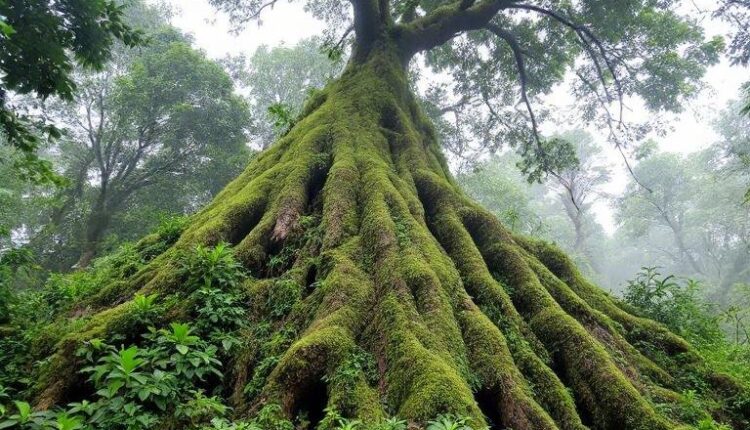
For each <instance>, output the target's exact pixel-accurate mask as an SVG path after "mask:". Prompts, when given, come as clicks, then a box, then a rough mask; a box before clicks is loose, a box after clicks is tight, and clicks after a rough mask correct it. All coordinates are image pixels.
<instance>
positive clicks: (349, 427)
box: [336, 418, 362, 430]
mask: <svg viewBox="0 0 750 430" xmlns="http://www.w3.org/2000/svg"><path fill="white" fill-rule="evenodd" d="M361 426H362V421H360V420H349V419H346V418H340V419H339V422H338V426H337V427H336V430H357V429H359V428H360V427H361Z"/></svg>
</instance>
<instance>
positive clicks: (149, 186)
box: [32, 5, 249, 271]
mask: <svg viewBox="0 0 750 430" xmlns="http://www.w3.org/2000/svg"><path fill="white" fill-rule="evenodd" d="M141 9H145V10H143V11H142V13H141V15H137V14H135V15H134V16H132V17H129V21H132V22H133V23H134V24H135V25H143V26H144V27H146V28H147V31H148V33H147V34H148V36H149V44H148V45H147V46H145V47H141V48H139V49H137V50H134V49H130V48H128V47H127V46H120V45H118V46H116V47H115V48H116V49H114V50H113V60H112V61H111V62H109V63H108V64H106V66H104V67H103V69H102V70H100V71H95V72H91V71H87V70H83V69H81V70H76V71H75V77H76V79H77V80H78V81H79V82H80V83H81V91H80V92H79V94H78V95H77V97H76V98H75V99H73V100H66V101H63V102H55V103H49V104H48V106H46V111H47V112H48V115H49V116H51V117H52V118H55V119H56V120H57V121H58V123H59V126H60V127H61V128H62V129H63V130H64V131H65V134H66V137H65V139H63V140H61V141H60V142H59V143H58V144H57V145H56V146H55V150H56V151H57V152H59V155H58V156H57V160H58V161H59V163H60V165H61V168H62V169H63V174H64V176H65V177H66V178H67V179H68V180H69V182H70V186H69V187H67V188H66V189H64V190H61V191H59V192H58V193H57V199H58V200H59V201H58V202H57V204H56V207H54V208H51V210H49V209H48V216H49V218H50V221H49V222H48V223H47V225H46V226H45V228H44V229H42V231H41V232H40V233H39V234H37V235H35V237H34V238H32V243H33V244H34V245H35V247H37V249H38V251H39V254H42V253H43V252H42V251H45V252H44V253H49V254H51V258H49V259H48V262H47V264H46V265H47V266H48V267H50V268H53V269H57V270H60V271H63V270H67V269H68V268H69V267H70V266H72V265H73V264H77V265H79V266H81V267H85V266H86V265H87V264H89V262H90V260H91V259H92V258H93V257H94V256H95V255H96V254H97V253H98V252H99V251H100V250H101V249H102V248H105V247H106V242H105V239H106V238H107V236H110V237H111V238H110V241H111V242H115V243H117V242H121V241H122V240H123V239H135V238H138V237H140V236H142V235H143V234H145V233H146V232H147V231H148V230H149V229H151V228H152V227H153V226H154V225H155V224H156V223H157V220H158V218H159V217H160V215H161V214H163V213H164V212H174V213H186V212H191V211H194V210H195V209H197V207H199V206H200V204H201V203H204V202H205V201H206V199H208V198H210V196H212V195H213V194H215V193H216V192H218V191H219V190H220V189H221V187H223V185H224V184H226V183H227V182H228V181H229V180H230V179H231V178H232V177H233V176H234V175H235V174H237V173H239V171H240V169H241V168H242V167H244V164H245V162H246V161H247V159H248V158H249V151H248V149H247V148H246V145H245V142H246V136H245V131H246V130H247V127H248V126H249V119H248V114H249V112H248V107H247V105H246V103H245V102H244V101H243V100H242V99H241V98H240V97H239V96H237V95H235V94H233V90H234V85H233V82H232V80H231V79H230V78H229V76H228V75H227V74H226V73H225V72H224V70H223V69H222V68H221V66H220V65H219V64H217V63H216V62H214V61H212V60H210V59H208V58H207V57H206V55H205V53H203V52H201V51H199V50H197V49H194V48H193V47H192V45H191V41H190V38H189V37H188V36H185V35H183V34H181V33H180V32H178V31H177V30H176V29H174V28H172V27H170V26H169V25H168V24H167V23H166V17H164V16H163V15H161V14H160V13H159V12H158V11H157V10H156V9H155V8H150V7H148V6H143V5H141V6H139V8H138V10H139V11H140V10H141ZM149 15H151V16H149ZM154 16H155V17H154ZM153 21H156V22H153ZM209 172H210V173H209ZM126 214H129V217H130V218H129V217H128V215H126ZM117 236H121V238H119V239H118V238H117ZM122 236H124V237H122ZM52 238H61V239H58V240H55V241H53V240H51V239H52ZM50 243H57V244H59V245H57V247H56V248H52V249H49V248H50Z"/></svg>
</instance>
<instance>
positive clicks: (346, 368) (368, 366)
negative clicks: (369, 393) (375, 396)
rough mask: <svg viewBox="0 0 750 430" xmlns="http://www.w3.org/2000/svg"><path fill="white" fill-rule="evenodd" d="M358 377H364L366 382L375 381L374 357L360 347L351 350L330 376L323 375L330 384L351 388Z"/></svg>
mask: <svg viewBox="0 0 750 430" xmlns="http://www.w3.org/2000/svg"><path fill="white" fill-rule="evenodd" d="M358 378H364V379H365V381H368V382H373V381H377V372H376V370H375V359H374V358H373V357H372V355H371V354H369V353H367V351H364V350H361V349H358V350H356V351H354V352H352V353H351V354H350V355H349V357H347V358H346V359H345V360H344V361H343V362H342V363H341V365H339V367H338V368H337V369H336V371H335V372H334V373H333V375H331V376H330V377H329V376H324V377H323V380H324V381H325V382H330V383H331V384H336V385H342V386H344V387H348V388H352V387H353V385H354V384H355V383H356V382H357V379H358Z"/></svg>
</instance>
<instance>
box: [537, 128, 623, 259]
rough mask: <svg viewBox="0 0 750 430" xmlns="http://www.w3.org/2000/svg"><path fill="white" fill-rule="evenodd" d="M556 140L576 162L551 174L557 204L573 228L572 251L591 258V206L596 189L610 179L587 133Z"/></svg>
mask: <svg viewBox="0 0 750 430" xmlns="http://www.w3.org/2000/svg"><path fill="white" fill-rule="evenodd" d="M559 138H561V139H564V140H567V141H569V142H571V143H572V144H573V146H574V148H575V150H576V152H575V155H576V159H577V162H576V163H575V165H574V166H573V167H569V168H567V169H564V170H561V171H555V172H552V173H551V174H550V176H551V177H552V180H553V181H554V182H556V183H557V185H558V186H559V187H560V192H559V195H560V202H561V203H562V205H563V207H564V208H565V214H566V215H567V216H568V219H569V220H570V223H571V224H572V225H573V230H574V232H575V241H574V242H573V246H572V252H573V253H575V254H582V255H585V256H587V257H588V258H589V259H590V258H591V257H592V253H591V249H590V248H589V247H588V243H587V242H588V239H589V237H590V236H591V234H592V233H593V232H592V231H591V226H593V225H596V223H595V222H594V221H593V220H592V216H593V214H592V212H591V210H592V203H593V200H594V199H595V198H596V194H597V191H598V190H597V187H599V186H601V185H602V184H603V183H605V182H607V181H608V180H609V171H608V169H607V166H606V165H605V161H604V160H603V159H602V154H601V152H602V150H601V147H599V146H598V145H597V144H596V143H595V142H594V141H593V138H592V137H591V135H590V134H588V133H586V132H585V131H582V130H575V131H571V132H568V133H565V134H562V135H561V136H560V137H559Z"/></svg>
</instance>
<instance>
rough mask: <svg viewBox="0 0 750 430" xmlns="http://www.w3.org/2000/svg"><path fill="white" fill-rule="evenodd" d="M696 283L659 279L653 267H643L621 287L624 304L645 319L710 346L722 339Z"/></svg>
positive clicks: (666, 278) (659, 275) (666, 277)
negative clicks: (623, 287)
mask: <svg viewBox="0 0 750 430" xmlns="http://www.w3.org/2000/svg"><path fill="white" fill-rule="evenodd" d="M702 290H703V288H702V286H701V285H700V283H698V282H696V281H693V280H687V281H684V282H680V281H679V280H677V279H676V278H675V277H674V276H671V275H670V276H662V275H661V273H659V271H658V269H657V268H655V267H644V268H643V269H642V271H641V272H639V273H638V274H637V275H636V277H635V279H633V280H631V281H629V282H628V285H627V286H626V287H625V292H624V298H625V301H626V302H627V303H629V304H631V305H633V306H635V307H636V308H638V309H640V310H641V311H643V312H644V314H645V316H647V317H649V318H652V319H654V320H657V321H659V322H662V323H664V324H665V325H667V327H669V328H670V329H672V330H674V331H675V332H677V333H679V334H681V335H682V336H685V337H686V338H688V339H690V340H691V341H693V342H696V343H711V342H714V341H716V340H717V339H722V338H723V333H722V332H721V328H720V325H719V321H718V318H717V317H715V316H711V315H712V314H714V315H715V313H716V312H715V311H714V310H713V309H712V308H711V307H710V306H709V305H707V304H705V303H704V302H703V300H702V299H701V298H700V293H701V291H702Z"/></svg>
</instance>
